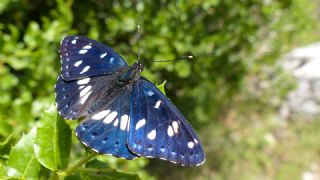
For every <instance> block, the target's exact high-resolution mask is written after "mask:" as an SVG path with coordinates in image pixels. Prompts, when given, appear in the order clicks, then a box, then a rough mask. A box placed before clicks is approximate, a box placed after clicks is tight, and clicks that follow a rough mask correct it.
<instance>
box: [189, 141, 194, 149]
mask: <svg viewBox="0 0 320 180" xmlns="http://www.w3.org/2000/svg"><path fill="white" fill-rule="evenodd" d="M188 147H189V148H190V149H192V148H193V147H194V143H193V142H192V141H190V142H188Z"/></svg>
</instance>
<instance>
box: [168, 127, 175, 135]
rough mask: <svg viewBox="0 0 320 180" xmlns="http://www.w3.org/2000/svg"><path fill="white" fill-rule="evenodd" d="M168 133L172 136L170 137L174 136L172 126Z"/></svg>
mask: <svg viewBox="0 0 320 180" xmlns="http://www.w3.org/2000/svg"><path fill="white" fill-rule="evenodd" d="M167 133H168V136H170V137H172V136H173V134H174V133H173V129H172V126H169V127H168V131H167Z"/></svg>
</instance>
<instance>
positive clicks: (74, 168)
mask: <svg viewBox="0 0 320 180" xmlns="http://www.w3.org/2000/svg"><path fill="white" fill-rule="evenodd" d="M96 155H97V154H96V153H91V154H89V155H88V156H86V157H84V158H82V159H80V161H78V162H77V163H76V164H74V165H73V166H70V167H68V168H67V169H66V170H65V171H62V172H60V173H58V176H59V177H62V178H63V177H65V176H68V175H70V174H72V173H73V172H74V171H76V170H77V169H78V168H80V167H81V166H82V165H83V164H84V163H86V162H88V161H89V160H90V159H92V158H93V157H95V156H96Z"/></svg>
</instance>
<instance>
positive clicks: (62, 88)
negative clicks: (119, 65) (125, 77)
mask: <svg viewBox="0 0 320 180" xmlns="http://www.w3.org/2000/svg"><path fill="white" fill-rule="evenodd" d="M115 76H116V74H111V75H108V76H96V77H87V78H84V79H79V80H73V81H65V80H63V78H62V75H59V77H58V80H57V82H56V85H55V95H56V98H55V99H56V106H57V109H58V112H59V113H60V115H61V116H62V117H63V118H65V119H77V118H79V117H82V116H85V115H87V114H88V113H92V112H95V111H97V110H98V109H100V108H102V107H103V106H105V105H106V103H107V102H108V101H110V99H112V98H114V97H115V96H116V93H117V92H114V91H113V87H112V83H111V82H112V81H113V80H114V79H115V78H116V77H115ZM99 99H100V100H99Z"/></svg>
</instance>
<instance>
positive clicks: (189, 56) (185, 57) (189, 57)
mask: <svg viewBox="0 0 320 180" xmlns="http://www.w3.org/2000/svg"><path fill="white" fill-rule="evenodd" d="M179 60H187V61H192V60H193V56H191V55H188V56H182V57H178V58H175V59H166V60H155V61H153V62H170V61H179Z"/></svg>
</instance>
